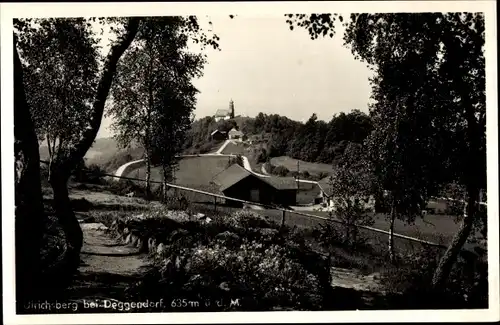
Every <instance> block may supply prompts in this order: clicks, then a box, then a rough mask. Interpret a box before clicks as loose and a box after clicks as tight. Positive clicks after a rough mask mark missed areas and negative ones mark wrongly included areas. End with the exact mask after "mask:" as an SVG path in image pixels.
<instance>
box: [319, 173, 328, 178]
mask: <svg viewBox="0 0 500 325" xmlns="http://www.w3.org/2000/svg"><path fill="white" fill-rule="evenodd" d="M328 176H330V174H328V173H327V172H319V173H318V179H323V178H325V177H328Z"/></svg>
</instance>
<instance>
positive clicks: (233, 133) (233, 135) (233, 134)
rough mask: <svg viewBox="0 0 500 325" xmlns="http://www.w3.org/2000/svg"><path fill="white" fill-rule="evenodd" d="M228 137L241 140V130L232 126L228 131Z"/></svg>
mask: <svg viewBox="0 0 500 325" xmlns="http://www.w3.org/2000/svg"><path fill="white" fill-rule="evenodd" d="M228 134H229V139H231V140H241V139H242V138H243V132H241V131H239V130H236V129H235V128H232V129H231V130H230V131H229V132H228Z"/></svg>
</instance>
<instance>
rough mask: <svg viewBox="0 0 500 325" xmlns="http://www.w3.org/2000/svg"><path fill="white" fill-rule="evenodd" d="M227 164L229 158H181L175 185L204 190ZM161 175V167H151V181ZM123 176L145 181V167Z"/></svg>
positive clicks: (159, 177)
mask: <svg viewBox="0 0 500 325" xmlns="http://www.w3.org/2000/svg"><path fill="white" fill-rule="evenodd" d="M228 163H229V157H217V156H213V157H211V156H204V157H186V158H182V159H181V160H180V161H179V166H178V169H177V170H176V172H175V184H178V185H182V186H186V187H192V188H195V189H206V188H207V186H209V185H210V182H211V181H212V179H213V178H214V177H215V176H216V175H217V174H219V173H220V172H222V171H223V170H224V169H226V168H227V166H228ZM161 173H162V172H161V167H153V168H152V169H151V180H153V181H161V179H162V177H161ZM125 176H129V177H134V178H141V179H145V178H146V167H141V168H138V169H136V170H133V171H131V172H130V173H129V174H128V175H125Z"/></svg>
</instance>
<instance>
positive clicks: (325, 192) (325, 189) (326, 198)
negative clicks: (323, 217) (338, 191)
mask: <svg viewBox="0 0 500 325" xmlns="http://www.w3.org/2000/svg"><path fill="white" fill-rule="evenodd" d="M330 183H331V179H330V176H328V177H325V178H323V179H321V180H319V181H318V186H319V188H320V190H321V192H320V193H319V195H318V197H317V198H316V202H314V203H316V204H326V206H328V207H331V206H333V200H332V189H331V185H330Z"/></svg>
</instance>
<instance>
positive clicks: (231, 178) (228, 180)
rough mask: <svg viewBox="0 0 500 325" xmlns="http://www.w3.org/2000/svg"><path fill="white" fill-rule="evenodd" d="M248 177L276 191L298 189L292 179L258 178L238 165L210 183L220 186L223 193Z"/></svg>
mask: <svg viewBox="0 0 500 325" xmlns="http://www.w3.org/2000/svg"><path fill="white" fill-rule="evenodd" d="M248 176H253V177H256V178H257V179H259V180H261V181H262V182H263V183H266V184H268V185H270V186H272V187H274V188H275V189H277V190H296V189H298V186H297V181H296V180H295V178H293V177H260V176H258V175H256V174H254V173H252V172H249V171H248V170H246V169H245V168H243V167H241V166H240V165H238V164H233V165H231V166H230V167H228V168H226V169H225V170H224V171H222V172H221V173H219V174H218V175H216V176H215V177H214V178H213V179H212V182H214V183H215V184H217V185H219V186H220V190H221V191H225V190H227V189H228V188H230V187H231V186H233V185H234V184H236V183H238V182H240V181H242V180H243V179H245V178H247V177H248Z"/></svg>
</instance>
